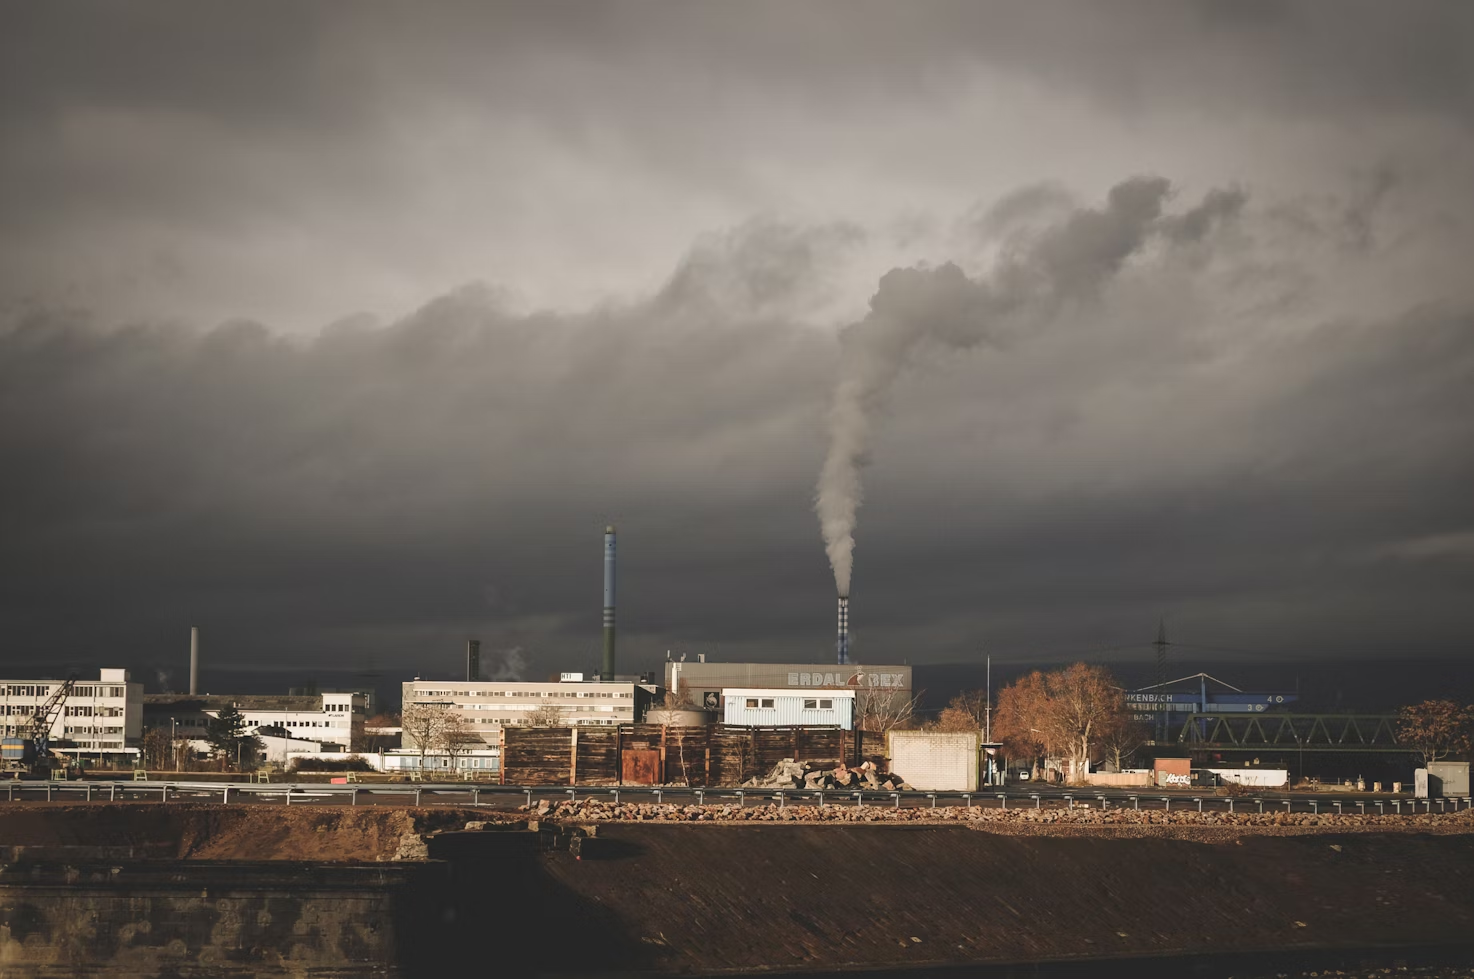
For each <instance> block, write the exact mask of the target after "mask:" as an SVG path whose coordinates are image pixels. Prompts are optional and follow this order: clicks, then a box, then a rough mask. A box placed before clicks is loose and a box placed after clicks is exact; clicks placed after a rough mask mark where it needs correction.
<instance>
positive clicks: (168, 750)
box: [143, 727, 173, 770]
mask: <svg viewBox="0 0 1474 979" xmlns="http://www.w3.org/2000/svg"><path fill="white" fill-rule="evenodd" d="M172 752H173V746H172V744H171V742H170V740H169V732H168V731H166V730H164V729H163V728H161V727H156V728H152V729H150V730H149V732H148V733H147V734H145V735H144V736H143V767H144V768H152V769H155V770H158V769H162V768H164V767H165V766H167V765H168V764H169V763H170V762H171V761H172V760H173V759H172Z"/></svg>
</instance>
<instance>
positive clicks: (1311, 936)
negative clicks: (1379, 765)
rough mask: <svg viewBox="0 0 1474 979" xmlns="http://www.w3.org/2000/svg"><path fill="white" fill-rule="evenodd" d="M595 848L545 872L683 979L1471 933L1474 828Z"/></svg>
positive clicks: (675, 834) (845, 838)
mask: <svg viewBox="0 0 1474 979" xmlns="http://www.w3.org/2000/svg"><path fill="white" fill-rule="evenodd" d="M581 856H582V859H580V860H573V859H572V858H571V857H569V855H568V854H566V853H564V854H553V855H551V858H549V859H547V860H546V861H545V863H544V868H545V873H546V874H547V875H548V876H549V877H550V878H551V879H552V880H554V881H556V882H557V883H558V884H560V885H562V886H563V887H564V888H566V889H567V890H568V891H569V892H571V893H573V894H576V895H578V896H579V897H580V898H581V899H582V900H584V901H585V902H589V903H591V904H592V905H593V906H595V907H598V908H599V909H600V910H601V912H602V913H603V914H605V915H607V916H608V918H607V923H606V924H605V925H604V927H605V928H606V929H607V932H608V933H609V934H611V935H624V936H629V937H631V938H635V937H637V938H638V940H639V941H640V942H641V943H642V947H643V948H644V949H645V950H646V952H647V953H648V954H649V956H650V958H651V960H652V962H651V964H652V965H654V966H655V967H656V968H658V969H661V970H669V971H674V972H682V971H693V972H700V971H704V970H714V969H718V968H728V969H733V970H741V969H770V970H772V969H814V968H839V967H843V966H846V965H852V964H853V965H861V964H863V965H865V966H869V967H878V966H889V967H903V966H907V965H922V964H931V965H937V964H957V965H961V964H963V963H968V962H986V961H1000V960H1002V961H1035V960H1039V959H1047V958H1056V957H1072V956H1086V957H1102V956H1142V955H1161V954H1178V955H1180V954H1184V953H1190V954H1213V953H1215V952H1231V951H1243V950H1245V949H1255V948H1259V949H1271V948H1293V947H1314V946H1320V947H1348V946H1366V945H1371V944H1377V943H1387V944H1412V943H1425V942H1426V943H1437V942H1465V943H1467V942H1469V941H1470V939H1471V936H1474V834H1457V835H1455V834H1447V835H1437V836H1435V835H1430V834H1423V833H1381V834H1374V833H1359V834H1347V835H1334V834H1314V835H1312V834H1304V835H1296V836H1270V835H1263V834H1257V835H1244V836H1242V837H1241V838H1239V839H1235V840H1233V841H1231V842H1224V843H1203V842H1197V841H1188V840H1176V839H1162V838H1142V839H1099V838H1096V839H1086V838H1081V837H1078V836H1077V837H1061V836H1052V835H1036V836H1025V835H1005V834H998V833H993V832H972V831H970V830H969V828H968V827H965V826H959V825H951V826H945V825H804V824H797V825H792V824H790V825H784V824H771V823H769V824H762V823H759V824H752V823H748V824H738V825H731V826H725V827H714V826H713V827H708V826H703V825H699V824H698V825H690V824H684V825H682V824H676V825H649V824H645V825H639V824H631V823H611V824H607V825H601V826H599V828H598V834H597V836H596V837H595V838H594V839H592V840H588V841H586V842H585V844H584V845H583V847H582V853H581ZM1081 974H1085V973H1081ZM1148 974H1150V973H1148Z"/></svg>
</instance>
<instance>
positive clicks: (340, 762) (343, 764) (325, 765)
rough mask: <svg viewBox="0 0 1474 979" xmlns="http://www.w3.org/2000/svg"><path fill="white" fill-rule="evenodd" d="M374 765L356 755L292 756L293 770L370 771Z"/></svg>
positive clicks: (291, 767) (291, 769) (290, 769)
mask: <svg viewBox="0 0 1474 979" xmlns="http://www.w3.org/2000/svg"><path fill="white" fill-rule="evenodd" d="M373 770H374V767H373V766H372V765H370V764H369V763H368V762H366V761H364V760H363V759H362V758H360V757H358V756H357V755H350V756H349V757H347V758H293V759H292V764H291V766H290V768H289V769H288V771H293V772H371V771H373Z"/></svg>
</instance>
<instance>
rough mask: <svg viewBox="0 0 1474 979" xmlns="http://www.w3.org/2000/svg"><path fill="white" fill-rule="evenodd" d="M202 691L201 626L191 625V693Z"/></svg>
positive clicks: (192, 694)
mask: <svg viewBox="0 0 1474 979" xmlns="http://www.w3.org/2000/svg"><path fill="white" fill-rule="evenodd" d="M199 692H200V628H199V626H190V629H189V694H190V696H191V697H193V696H194V695H195V694H198V693H199Z"/></svg>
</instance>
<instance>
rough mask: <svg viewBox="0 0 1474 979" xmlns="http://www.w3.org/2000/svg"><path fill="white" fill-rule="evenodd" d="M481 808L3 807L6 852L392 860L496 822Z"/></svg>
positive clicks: (1, 838)
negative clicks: (419, 840)
mask: <svg viewBox="0 0 1474 979" xmlns="http://www.w3.org/2000/svg"><path fill="white" fill-rule="evenodd" d="M495 818H496V815H495V814H494V813H487V812H485V811H478V810H474V809H455V808H441V807H436V808H433V809H427V808H420V809H410V808H403V809H401V808H393V809H391V808H381V809H380V808H369V807H363V808H357V809H355V808H342V807H314V806H300V807H299V806H293V807H291V808H287V807H285V806H220V805H195V804H191V803H180V804H177V805H175V804H172V803H171V804H169V805H167V806H161V805H158V804H157V803H139V804H129V803H92V804H90V805H89V804H86V803H82V804H76V805H67V804H56V803H52V804H46V803H39V804H32V803H16V804H14V805H6V806H4V807H0V846H26V847H43V848H50V847H135V848H139V849H140V850H142V851H145V852H146V853H147V855H148V856H153V857H161V858H172V859H186V860H309V861H322V862H327V863H340V862H358V861H377V860H390V859H393V857H394V854H395V851H396V850H397V849H398V846H399V842H400V840H401V839H403V838H404V837H405V836H406V835H413V834H425V833H432V832H437V831H442V830H448V829H460V828H462V827H463V826H464V825H465V823H466V822H467V820H472V819H495Z"/></svg>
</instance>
